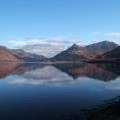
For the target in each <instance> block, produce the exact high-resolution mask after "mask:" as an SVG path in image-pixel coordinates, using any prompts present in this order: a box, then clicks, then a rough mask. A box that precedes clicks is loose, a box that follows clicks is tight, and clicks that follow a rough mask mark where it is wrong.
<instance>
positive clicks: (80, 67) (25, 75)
mask: <svg viewBox="0 0 120 120" xmlns="http://www.w3.org/2000/svg"><path fill="white" fill-rule="evenodd" d="M0 66H1V67H0V78H1V81H0V96H1V99H0V119H1V120H8V119H11V120H16V119H17V120H21V119H22V120H27V119H29V120H40V119H42V120H94V119H98V120H99V118H100V119H103V120H104V119H105V120H107V119H110V120H111V119H112V118H115V117H116V118H117V119H119V118H120V116H119V115H118V114H119V111H118V110H119V109H118V108H119V101H120V100H119V98H120V97H117V96H119V95H120V91H119V90H120V77H119V76H120V73H119V68H120V67H119V66H118V65H117V66H116V65H109V64H106V65H97V64H83V63H81V64H52V65H46V64H38V63H36V64H16V63H15V64H11V63H8V64H0ZM113 98H114V99H113ZM116 101H117V102H116ZM117 106H118V107H117ZM112 112H113V113H112ZM110 114H111V115H112V117H111V116H110ZM96 116H98V117H99V118H97V117H96ZM113 116H114V117H113ZM113 120H115V119H113Z"/></svg>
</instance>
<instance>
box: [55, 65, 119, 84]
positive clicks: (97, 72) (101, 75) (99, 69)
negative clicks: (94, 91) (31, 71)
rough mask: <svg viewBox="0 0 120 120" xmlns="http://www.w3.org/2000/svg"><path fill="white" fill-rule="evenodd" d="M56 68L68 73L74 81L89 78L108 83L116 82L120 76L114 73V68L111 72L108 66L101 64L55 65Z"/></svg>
mask: <svg viewBox="0 0 120 120" xmlns="http://www.w3.org/2000/svg"><path fill="white" fill-rule="evenodd" d="M104 66H105V67H104ZM54 67H56V68H58V69H60V70H61V71H63V72H65V73H67V74H68V75H70V76H72V77H73V78H74V79H77V78H79V77H89V78H92V79H97V80H102V81H106V82H107V81H110V80H114V79H116V78H117V77H118V76H119V75H118V74H117V73H114V71H112V70H113V69H112V68H111V71H109V69H110V68H108V69H107V67H106V65H99V64H98V65H97V64H55V65H54ZM109 67H110V66H109ZM117 70H118V69H117Z"/></svg>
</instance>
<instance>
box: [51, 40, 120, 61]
mask: <svg viewBox="0 0 120 120" xmlns="http://www.w3.org/2000/svg"><path fill="white" fill-rule="evenodd" d="M117 47H118V45H117V44H116V43H114V42H109V41H102V42H98V43H94V44H91V45H88V46H85V47H81V46H78V45H76V44H74V45H72V46H71V47H70V48H68V49H67V50H65V51H63V52H61V53H59V54H58V55H56V56H54V57H53V58H52V61H84V60H91V59H94V58H97V57H99V56H101V55H103V54H105V53H107V52H110V51H111V50H114V49H115V48H117Z"/></svg>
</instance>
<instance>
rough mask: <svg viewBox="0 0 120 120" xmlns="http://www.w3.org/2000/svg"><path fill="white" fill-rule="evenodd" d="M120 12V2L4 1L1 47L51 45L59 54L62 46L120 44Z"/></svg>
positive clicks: (0, 17) (0, 21)
mask: <svg viewBox="0 0 120 120" xmlns="http://www.w3.org/2000/svg"><path fill="white" fill-rule="evenodd" d="M119 12H120V0H0V28H1V29H0V44H1V45H6V46H8V47H13V48H16V47H17V48H19V47H22V48H25V46H26V44H27V45H29V43H30V46H31V45H34V46H35V45H36V44H37V43H38V44H39V45H40V46H42V47H43V48H44V46H46V48H47V49H49V46H47V45H48V44H50V45H51V46H52V48H53V46H54V47H56V48H58V52H59V51H60V49H59V47H58V45H59V44H60V45H61V44H62V45H61V46H60V47H61V48H64V49H65V48H66V47H67V46H69V45H71V44H72V43H74V42H75V43H78V44H80V45H83V44H89V43H93V42H98V41H103V40H111V41H115V42H117V43H119V40H120V15H119V14H120V13H119ZM34 41H35V42H34ZM66 43H67V44H66ZM56 48H55V49H56ZM36 51H38V50H36ZM51 51H52V50H51ZM42 52H44V51H42Z"/></svg>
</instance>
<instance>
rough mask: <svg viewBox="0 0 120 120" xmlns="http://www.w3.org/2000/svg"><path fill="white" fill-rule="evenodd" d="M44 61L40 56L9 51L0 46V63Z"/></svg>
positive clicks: (21, 51) (18, 50)
mask: <svg viewBox="0 0 120 120" xmlns="http://www.w3.org/2000/svg"><path fill="white" fill-rule="evenodd" d="M46 59H47V58H45V57H44V56H42V55H35V54H31V53H27V52H25V51H24V50H22V49H9V48H6V47H4V46H0V62H20V61H22V62H41V61H43V60H46Z"/></svg>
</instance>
